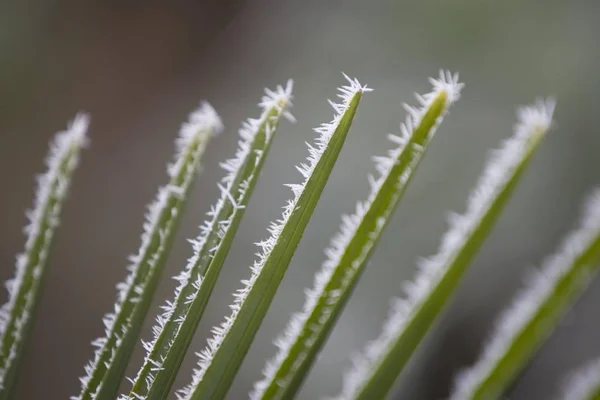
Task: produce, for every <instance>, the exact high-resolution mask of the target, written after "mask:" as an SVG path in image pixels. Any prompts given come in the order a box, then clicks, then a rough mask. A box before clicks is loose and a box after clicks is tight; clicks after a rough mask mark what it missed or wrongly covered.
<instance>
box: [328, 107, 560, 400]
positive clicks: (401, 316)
mask: <svg viewBox="0 0 600 400" xmlns="http://www.w3.org/2000/svg"><path fill="white" fill-rule="evenodd" d="M553 108H554V105H553V103H551V102H548V103H539V104H538V105H536V106H535V107H527V108H523V109H521V110H520V112H519V123H518V124H517V126H516V128H515V134H514V135H513V137H512V138H510V139H509V140H507V141H506V142H505V143H504V146H503V147H502V149H500V150H499V151H496V152H495V153H494V154H493V155H492V159H491V160H490V162H489V163H488V165H487V167H486V168H485V170H484V172H483V174H482V177H481V178H480V180H479V182H478V184H477V185H476V188H475V190H474V191H473V192H472V194H471V196H470V197H469V200H468V203H467V208H466V211H465V213H464V214H463V215H462V216H460V215H457V214H453V215H451V219H450V226H451V228H450V230H449V231H448V233H446V235H445V236H444V238H443V240H442V244H441V246H440V249H439V252H438V254H437V255H435V256H434V257H432V258H430V259H428V260H426V261H424V262H423V264H421V265H420V268H419V273H418V274H417V277H416V279H415V280H414V281H413V282H411V283H409V284H407V285H406V287H405V289H406V292H407V298H406V299H396V300H395V302H393V304H392V310H391V312H390V316H389V318H388V320H387V321H386V322H385V324H384V327H383V331H382V333H381V335H380V337H379V338H377V339H376V340H374V341H372V342H371V343H369V345H368V346H367V347H366V349H365V351H364V352H363V354H361V355H359V356H357V357H356V358H355V359H354V366H353V368H352V370H351V371H349V373H347V374H346V376H345V378H344V386H343V389H342V392H341V394H340V395H339V396H337V397H336V398H337V399H360V400H367V399H375V398H383V397H385V395H386V394H387V393H389V391H390V390H391V388H392V386H393V384H394V383H395V381H396V379H397V377H398V375H400V373H401V372H402V370H403V368H404V366H405V365H406V364H407V363H408V361H409V359H410V358H411V356H412V354H413V353H414V351H415V350H416V348H417V347H418V345H419V344H420V343H421V341H422V340H423V338H424V337H425V335H426V333H427V332H428V330H429V329H430V327H431V326H432V325H433V323H434V322H435V321H436V319H437V316H438V315H439V314H440V313H441V311H442V310H443V309H444V307H445V305H446V304H447V303H448V300H449V299H450V298H451V295H452V294H453V293H454V291H455V289H456V288H457V287H458V285H459V283H460V281H461V279H462V276H463V275H464V273H465V272H466V270H467V268H468V266H469V264H470V261H471V260H472V258H473V257H474V256H475V254H476V253H477V252H478V250H479V248H480V247H481V245H482V244H483V242H484V241H485V238H486V237H487V235H488V234H489V232H490V231H491V229H492V228H493V226H494V224H495V222H496V220H497V219H498V217H499V215H500V213H501V212H502V210H503V209H504V207H505V205H506V204H507V202H508V200H509V199H510V197H511V194H512V193H513V191H514V189H515V187H516V186H517V184H518V182H519V180H520V178H521V177H522V175H523V174H524V172H525V170H526V168H527V166H528V165H529V163H530V161H531V159H532V156H533V154H534V153H535V150H536V149H537V148H538V146H539V145H540V143H541V142H542V139H543V138H544V136H545V134H546V132H547V131H548V129H549V127H550V124H551V121H552V112H553Z"/></svg>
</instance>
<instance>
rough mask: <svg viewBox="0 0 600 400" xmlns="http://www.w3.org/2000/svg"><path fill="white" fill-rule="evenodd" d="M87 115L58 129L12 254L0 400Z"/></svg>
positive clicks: (25, 333)
mask: <svg viewBox="0 0 600 400" xmlns="http://www.w3.org/2000/svg"><path fill="white" fill-rule="evenodd" d="M88 126H89V117H88V116H87V115H85V114H78V115H77V116H76V117H75V119H74V120H73V121H72V122H71V123H70V125H69V127H68V129H67V130H66V131H63V132H60V133H58V134H57V135H56V136H55V137H54V140H53V142H52V143H51V146H50V152H49V155H48V157H47V161H46V164H47V167H48V170H47V172H46V173H45V174H44V175H41V176H40V177H39V178H38V188H37V191H36V199H35V205H34V208H33V209H32V211H30V212H29V213H28V219H29V225H28V226H27V228H26V229H25V232H26V234H27V241H26V244H25V251H24V252H23V253H22V254H21V255H19V256H18V257H17V265H16V274H15V277H14V278H13V279H12V280H11V281H9V282H7V285H6V286H7V289H8V292H9V300H8V302H7V303H6V304H4V305H3V306H2V308H1V309H0V399H2V400H5V399H6V400H8V399H10V398H11V397H12V392H13V389H14V386H15V384H16V380H17V374H18V369H19V367H20V364H21V360H22V358H23V353H24V350H25V349H24V348H25V344H26V343H27V341H28V337H29V336H30V334H31V331H32V327H33V323H34V317H35V314H36V311H37V308H38V305H39V302H40V296H41V292H42V289H43V282H44V278H45V275H46V271H47V264H48V258H49V253H50V251H51V248H52V242H53V238H54V235H55V232H56V229H57V228H58V225H59V220H60V213H61V210H62V208H63V205H64V202H65V200H66V196H67V192H68V189H69V186H70V183H71V179H72V175H73V173H74V171H75V169H76V168H77V165H78V163H79V156H80V152H81V149H82V148H83V147H85V145H86V144H87V141H88V139H87V136H86V135H87V129H88Z"/></svg>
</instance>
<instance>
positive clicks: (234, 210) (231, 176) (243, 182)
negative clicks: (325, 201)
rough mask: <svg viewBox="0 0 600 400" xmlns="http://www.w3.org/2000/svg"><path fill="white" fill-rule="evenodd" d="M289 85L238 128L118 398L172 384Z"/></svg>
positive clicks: (269, 95)
mask: <svg viewBox="0 0 600 400" xmlns="http://www.w3.org/2000/svg"><path fill="white" fill-rule="evenodd" d="M291 99H292V81H291V80H290V81H288V84H287V86H286V88H283V87H281V86H279V87H278V88H277V90H276V91H270V90H266V95H265V96H264V97H263V99H262V101H261V103H260V107H261V108H262V113H261V116H260V117H259V118H258V119H252V118H251V119H249V120H247V121H246V122H245V123H244V125H243V127H242V129H240V132H239V134H240V140H239V142H238V149H237V150H236V154H235V157H234V158H232V159H230V160H227V161H226V162H224V163H222V164H221V165H222V167H223V169H224V170H225V171H227V175H226V176H225V178H223V179H222V181H221V183H220V184H219V185H218V186H219V188H220V190H221V195H220V198H219V200H218V201H217V203H216V204H215V205H214V206H213V207H212V208H211V210H210V211H209V213H208V216H209V219H208V220H206V221H205V222H204V223H203V224H202V225H201V233H200V235H199V236H198V237H197V238H196V239H195V240H194V241H193V242H192V245H193V250H194V254H193V256H192V257H191V258H190V259H189V260H188V264H187V265H186V267H185V269H184V270H183V271H182V272H181V274H179V275H178V276H176V277H175V280H177V281H178V282H180V284H179V286H178V287H177V289H176V292H175V299H174V300H173V301H172V302H168V303H167V304H166V305H165V306H163V309H164V310H165V312H164V313H163V314H162V315H160V316H159V317H158V318H157V323H158V324H157V325H156V326H155V327H154V329H153V331H154V332H155V336H154V339H153V341H152V342H150V343H144V346H145V347H146V350H147V355H146V358H145V360H144V365H143V366H142V368H141V369H140V371H139V372H138V375H137V376H136V378H135V380H134V381H133V387H132V389H131V392H130V393H129V395H128V396H123V397H122V398H123V399H125V398H129V399H132V400H135V399H165V398H166V397H167V395H168V393H169V391H170V389H171V386H172V385H173V381H174V380H175V377H176V374H177V372H178V371H179V367H180V366H181V362H182V361H183V358H184V356H185V353H186V351H187V349H188V347H189V345H190V342H191V341H192V338H193V336H194V333H195V332H196V328H197V326H198V323H199V322H200V319H201V318H202V314H203V313H204V309H205V307H206V304H207V303H208V300H209V297H210V295H211V293H212V290H213V288H214V285H215V283H216V281H217V278H218V276H219V273H220V272H221V268H222V266H223V263H224V262H225V258H226V256H227V253H228V252H229V248H230V246H231V244H232V242H233V238H234V236H235V234H236V232H237V228H238V226H239V224H240V222H241V219H242V217H243V215H244V211H245V208H246V205H247V204H248V202H249V200H250V197H251V196H252V192H253V191H254V188H255V186H256V183H257V181H258V178H259V176H260V172H261V170H262V167H263V165H264V162H265V159H266V157H267V154H268V152H269V149H270V147H271V143H272V142H273V138H274V137H275V133H276V130H277V127H278V125H279V122H280V120H281V118H282V117H284V116H287V117H288V118H291V115H289V114H288V112H287V109H288V108H289V106H290V105H291Z"/></svg>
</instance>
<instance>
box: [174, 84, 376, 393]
mask: <svg viewBox="0 0 600 400" xmlns="http://www.w3.org/2000/svg"><path fill="white" fill-rule="evenodd" d="M348 80H349V82H350V84H349V85H348V86H344V87H342V88H341V89H340V92H341V94H340V97H341V98H342V103H341V104H335V103H332V105H333V108H334V109H335V111H336V115H335V117H334V119H333V121H332V122H330V123H327V124H323V125H321V126H320V127H319V128H317V129H316V132H317V133H318V134H319V136H318V137H317V139H316V143H315V145H310V144H309V145H308V150H309V156H308V164H301V165H300V166H299V167H298V170H299V171H300V173H301V174H302V176H303V177H304V182H303V183H302V184H293V185H288V186H289V187H290V188H291V190H292V192H293V194H294V197H293V199H292V200H289V201H288V204H287V205H286V207H285V208H284V211H283V215H282V217H281V218H280V219H279V220H277V221H276V222H273V223H271V225H270V227H269V232H270V234H271V236H270V237H269V238H268V239H266V240H263V241H261V242H259V243H257V245H258V246H259V247H260V249H261V252H260V253H259V254H258V257H259V259H258V260H257V261H255V262H254V264H253V265H252V267H251V268H250V269H251V272H252V275H251V277H250V278H249V279H246V280H243V281H242V283H243V285H244V287H243V288H242V289H239V290H238V291H237V293H235V295H234V297H235V301H234V303H233V304H232V305H231V310H232V312H231V315H230V316H228V317H227V318H226V319H225V322H223V323H222V324H221V325H220V326H217V327H215V328H213V333H214V336H213V337H212V338H211V339H209V341H208V346H207V347H206V348H205V349H204V350H203V351H202V352H201V353H200V361H199V366H198V370H196V371H195V372H194V375H193V379H192V383H191V384H190V385H189V386H188V387H186V388H185V389H183V390H182V397H183V398H185V399H194V400H201V399H213V400H216V399H222V398H224V397H225V395H226V394H227V391H228V390H229V387H230V385H231V382H232V381H233V378H234V377H235V375H236V373H237V371H238V370H239V367H240V365H241V363H242V361H243V359H244V357H245V355H246V353H247V352H248V349H249V347H250V344H251V343H252V341H253V339H254V336H255V335H256V332H257V330H258V328H259V327H260V324H261V323H262V320H263V318H264V316H265V315H266V313H267V310H268V308H269V306H270V304H271V302H272V300H273V297H274V296H275V293H276V292H277V288H278V287H279V284H280V282H281V280H282V278H283V276H284V274H285V272H286V270H287V267H288V265H289V263H290V261H291V259H292V256H293V254H294V252H295V250H296V248H297V246H298V243H299V242H300V239H301V237H302V234H303V233H304V229H305V228H306V225H307V224H308V221H309V219H310V216H311V215H312V213H313V211H314V208H315V206H316V204H317V202H318V200H319V197H320V196H321V193H322V191H323V189H324V187H325V184H326V183H327V180H328V178H329V175H330V173H331V170H332V169H333V166H334V164H335V162H336V160H337V157H338V155H339V152H340V150H341V149H342V146H343V144H344V141H345V139H346V136H347V134H348V131H349V130H350V126H351V124H352V120H353V119H354V115H355V114H356V111H357V108H358V105H359V102H360V100H361V97H362V94H363V92H365V91H368V90H370V89H368V88H367V87H366V86H361V85H360V83H359V82H358V81H356V80H351V79H349V78H348Z"/></svg>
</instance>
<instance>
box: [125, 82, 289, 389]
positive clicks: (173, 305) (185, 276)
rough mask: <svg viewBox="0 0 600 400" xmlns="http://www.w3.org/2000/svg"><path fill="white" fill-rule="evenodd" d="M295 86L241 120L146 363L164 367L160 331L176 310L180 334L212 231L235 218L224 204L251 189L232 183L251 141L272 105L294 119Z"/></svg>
mask: <svg viewBox="0 0 600 400" xmlns="http://www.w3.org/2000/svg"><path fill="white" fill-rule="evenodd" d="M292 89H293V81H292V80H291V79H290V80H289V81H288V82H287V85H286V86H285V87H282V86H277V88H276V89H275V90H274V91H272V90H269V89H265V95H264V96H263V98H262V99H261V101H260V103H259V107H260V108H261V110H262V112H261V115H260V117H259V118H249V119H247V120H246V121H245V122H244V123H243V124H242V128H241V129H240V130H239V136H240V140H238V147H237V150H236V152H235V156H234V157H233V158H231V159H228V160H226V161H224V162H222V163H221V164H220V166H221V168H222V169H223V170H224V171H225V172H226V173H227V174H226V175H225V177H224V178H223V179H221V183H218V184H217V185H218V187H219V189H220V197H219V199H218V200H217V202H216V204H215V205H213V206H211V207H210V211H209V212H208V213H207V216H208V217H210V218H209V219H207V220H205V221H204V222H203V223H202V224H201V225H200V235H199V236H198V237H196V238H195V239H193V240H190V242H191V243H192V248H193V255H192V256H191V257H190V258H189V259H188V261H187V264H186V266H185V269H184V270H183V271H182V272H181V273H180V274H179V275H177V276H175V277H174V279H175V280H176V281H177V282H178V283H179V284H178V286H177V288H176V289H175V300H174V301H168V302H167V303H166V304H165V305H164V306H162V309H163V310H164V313H163V314H162V315H159V316H158V317H157V319H156V321H157V325H156V326H154V327H153V329H152V331H153V334H154V338H153V340H152V342H150V343H145V346H144V347H145V349H146V352H147V353H146V358H145V360H144V365H145V364H147V363H152V364H154V365H155V366H156V368H157V369H160V368H162V364H163V361H164V360H162V359H160V360H156V359H154V360H153V359H151V356H152V352H153V351H156V350H160V349H155V345H156V343H157V341H158V339H159V337H160V335H161V334H162V333H163V329H164V327H165V324H166V323H167V322H168V321H170V320H171V319H172V318H173V316H174V313H175V314H176V315H177V316H178V318H177V319H176V320H175V321H173V322H175V323H176V324H177V327H176V333H175V335H174V336H173V337H177V335H178V333H179V330H180V329H181V326H182V325H183V323H184V321H185V317H186V313H187V312H188V311H187V308H186V309H181V307H182V306H184V307H186V306H187V305H189V304H191V302H192V301H193V300H194V299H195V297H196V295H197V293H198V292H199V291H200V288H201V286H202V281H203V277H202V276H200V275H199V274H198V273H197V272H196V273H195V274H194V270H196V269H197V267H198V262H199V260H200V257H201V254H202V252H203V250H204V247H205V246H206V245H207V242H208V239H209V236H210V235H211V234H212V233H213V232H218V234H219V238H220V239H222V238H223V237H224V235H225V233H226V231H227V229H228V227H229V225H230V224H231V222H232V221H233V218H234V217H235V213H231V214H230V215H229V217H228V219H226V220H219V217H220V216H221V213H222V212H223V209H224V207H225V206H226V205H227V203H228V202H229V203H230V204H231V205H232V206H233V207H234V208H237V207H239V206H238V204H239V203H240V202H241V201H242V199H243V198H244V196H245V194H246V190H247V189H248V187H247V182H246V183H242V184H240V185H239V187H238V189H237V192H236V193H233V191H234V188H233V186H234V184H235V180H236V177H237V176H238V175H239V173H240V171H241V169H242V167H244V165H245V164H246V163H247V161H248V157H249V156H250V152H251V148H252V144H253V142H254V139H255V138H256V135H257V134H258V133H259V130H260V128H261V126H262V125H263V124H265V122H266V121H267V118H269V114H270V113H271V112H272V110H273V109H277V110H279V111H280V112H282V115H283V116H284V117H286V118H287V119H289V120H291V121H294V118H293V116H292V115H291V114H290V113H289V112H288V111H287V108H288V107H290V105H291V102H292ZM266 134H267V141H268V140H269V138H270V137H269V136H270V135H271V134H272V132H271V131H269V130H267V132H266ZM210 251H216V248H214V249H210ZM190 285H192V288H193V289H194V291H193V293H192V294H190V295H189V296H186V298H181V297H182V291H184V290H185V289H186V288H189V287H190ZM188 290H189V289H188ZM186 292H187V291H186ZM143 370H144V366H142V368H141V369H140V370H139V371H138V375H137V377H136V378H135V380H133V381H132V382H137V381H138V380H139V379H140V376H141V374H142V373H143ZM154 378H155V374H153V373H152V374H150V376H148V377H147V379H148V383H149V385H148V388H149V386H151V384H152V382H154ZM133 394H135V393H133V392H132V393H131V394H130V397H131V395H133ZM121 398H123V399H126V398H128V397H127V396H122V397H121Z"/></svg>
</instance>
